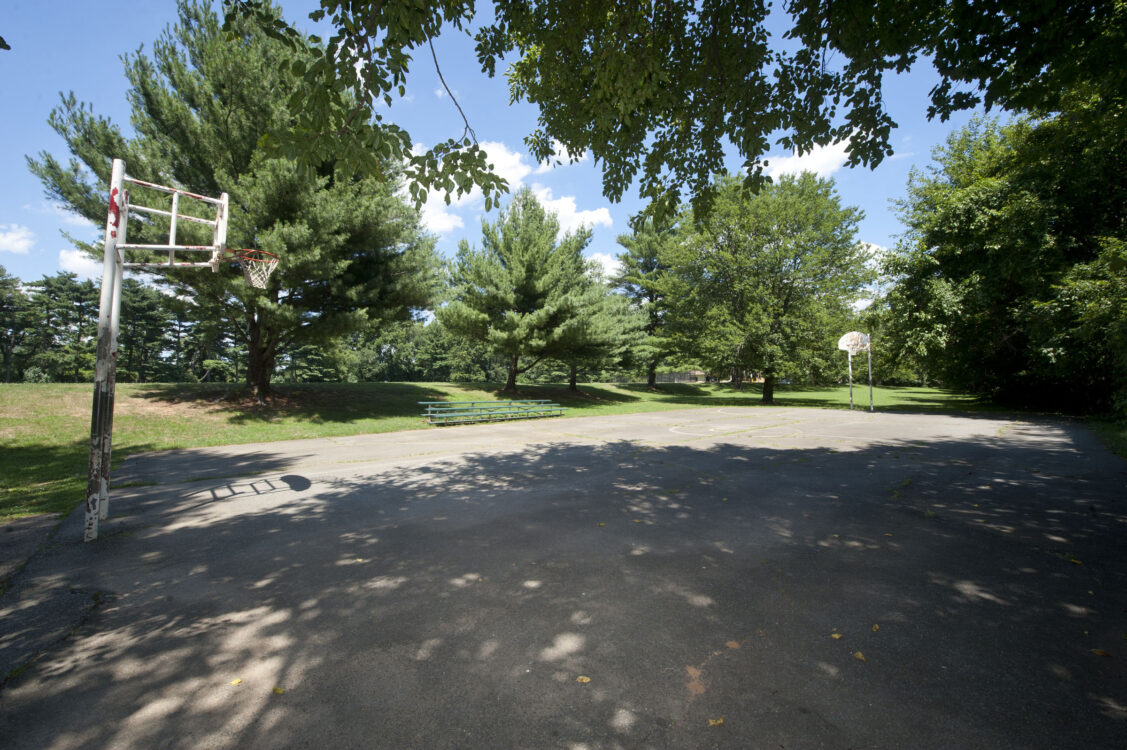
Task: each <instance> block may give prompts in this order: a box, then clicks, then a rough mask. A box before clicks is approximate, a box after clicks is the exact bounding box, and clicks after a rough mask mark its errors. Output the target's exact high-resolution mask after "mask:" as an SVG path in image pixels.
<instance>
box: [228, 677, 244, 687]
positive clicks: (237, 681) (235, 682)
mask: <svg viewBox="0 0 1127 750" xmlns="http://www.w3.org/2000/svg"><path fill="white" fill-rule="evenodd" d="M242 682H243V680H242V678H237V679H234V680H231V681H230V682H228V683H227V684H228V685H240V684H242Z"/></svg>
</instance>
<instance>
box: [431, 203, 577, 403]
mask: <svg viewBox="0 0 1127 750" xmlns="http://www.w3.org/2000/svg"><path fill="white" fill-rule="evenodd" d="M481 229H482V247H481V249H480V250H475V249H473V248H471V247H470V245H469V243H467V242H466V241H465V240H463V241H462V242H461V244H460V245H459V248H458V257H457V260H456V262H455V264H454V267H453V270H452V273H451V287H452V292H451V301H450V303H449V304H447V305H446V306H445V307H442V308H439V310H438V311H437V315H438V318H439V320H440V321H441V322H442V324H443V325H444V326H445V327H446V328H447V329H449V330H450V331H451V332H452V333H454V334H456V335H460V336H464V337H467V338H470V339H474V340H477V341H481V342H484V343H485V344H486V345H487V346H488V347H489V348H490V349H491V350H492V351H493V352H495V353H496V354H498V355H501V356H503V357H504V358H505V362H506V369H507V373H508V374H507V380H506V381H505V389H504V390H505V391H507V392H515V391H516V389H517V382H516V379H517V376H518V375H520V374H522V373H524V372H527V371H528V370H529V369H531V368H532V367H534V366H535V365H536V364H538V363H539V362H541V361H543V360H544V359H548V358H556V359H561V358H563V357H564V356H565V355H566V354H567V352H568V347H569V346H572V345H574V343H575V341H576V340H578V338H579V329H580V328H581V327H582V326H583V324H584V319H583V316H584V315H585V313H586V311H587V309H586V308H585V307H584V299H583V295H584V291H585V288H584V270H585V264H584V261H583V257H582V251H583V248H584V247H586V245H587V243H588V242H589V241H590V239H591V233H590V231H589V230H586V229H581V230H580V231H578V232H576V233H574V234H572V233H568V234H565V235H564V236H563V238H562V239H559V240H557V234H558V233H559V222H558V221H557V220H556V218H555V216H554V215H552V214H550V213H548V212H546V211H545V210H544V208H543V206H541V205H540V203H539V201H537V200H536V196H534V195H533V194H532V191H531V190H528V189H527V188H525V189H523V190H521V191H520V192H518V193H517V194H516V195H514V196H513V200H512V201H511V202H510V203H509V205H508V207H507V208H506V209H505V210H504V211H503V212H502V213H501V216H500V218H499V219H498V220H497V222H496V223H495V224H488V223H485V222H482V228H481Z"/></svg>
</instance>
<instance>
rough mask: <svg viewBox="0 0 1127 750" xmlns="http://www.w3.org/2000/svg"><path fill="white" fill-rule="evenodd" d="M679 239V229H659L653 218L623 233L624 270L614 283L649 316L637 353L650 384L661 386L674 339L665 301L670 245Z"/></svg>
mask: <svg viewBox="0 0 1127 750" xmlns="http://www.w3.org/2000/svg"><path fill="white" fill-rule="evenodd" d="M676 240H677V232H676V229H675V228H672V227H669V228H663V229H658V228H656V227H655V226H654V223H653V220H652V219H646V220H645V223H644V224H643V225H642V226H640V227H639V228H637V229H636V230H635V231H634V233H633V234H622V235H619V237H618V244H620V245H622V246H623V247H624V248H626V251H625V252H623V253H619V255H618V260H619V262H620V263H621V264H622V270H621V272H620V273H619V274H618V275H617V276H616V277H615V278H614V284H615V286H617V287H618V288H619V289H621V290H622V291H623V292H625V294H626V296H627V297H628V298H629V299H630V301H631V303H632V304H633V306H634V307H635V309H637V310H638V311H640V312H641V313H642V314H643V315H644V316H645V319H646V321H645V327H644V332H645V338H644V339H642V341H640V342H639V344H638V346H637V348H636V352H635V353H636V356H637V357H638V358H639V359H640V360H641V361H642V362H643V363H644V364H645V368H646V384H647V385H648V386H649V387H650V388H655V387H656V386H657V368H658V367H659V366H660V365H661V362H662V360H663V359H665V357H666V356H668V354H669V350H670V340H669V337H668V336H667V335H665V334H666V323H667V322H668V319H667V317H666V313H667V311H668V309H667V305H666V303H665V287H664V283H665V275H666V273H667V271H668V270H669V266H668V265H667V258H668V253H669V248H670V247H672V244H673V243H674V242H676Z"/></svg>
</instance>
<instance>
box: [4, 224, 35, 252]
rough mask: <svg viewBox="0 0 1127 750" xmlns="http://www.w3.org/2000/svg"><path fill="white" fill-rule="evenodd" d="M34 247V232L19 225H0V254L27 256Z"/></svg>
mask: <svg viewBox="0 0 1127 750" xmlns="http://www.w3.org/2000/svg"><path fill="white" fill-rule="evenodd" d="M34 245H35V232H33V231H31V230H30V229H28V228H27V227H25V226H20V225H19V224H0V253H15V254H16V255H27V252H28V251H29V250H31V248H32V247H33V246H34Z"/></svg>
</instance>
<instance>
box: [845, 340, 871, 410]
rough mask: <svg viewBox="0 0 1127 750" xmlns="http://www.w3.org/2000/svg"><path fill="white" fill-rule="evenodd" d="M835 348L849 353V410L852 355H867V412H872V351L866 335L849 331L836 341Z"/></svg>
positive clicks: (851, 393) (850, 402)
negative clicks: (865, 353) (863, 353)
mask: <svg viewBox="0 0 1127 750" xmlns="http://www.w3.org/2000/svg"><path fill="white" fill-rule="evenodd" d="M837 348H838V349H841V350H842V351H843V352H848V353H849V408H850V409H852V408H853V355H854V354H859V353H860V352H868V353H869V411H872V410H873V349H872V342H871V341H870V339H869V335H868V334H867V333H861V332H860V331H850V332H849V333H847V334H845V335H844V336H842V337H841V338H840V339H838V340H837Z"/></svg>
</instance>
